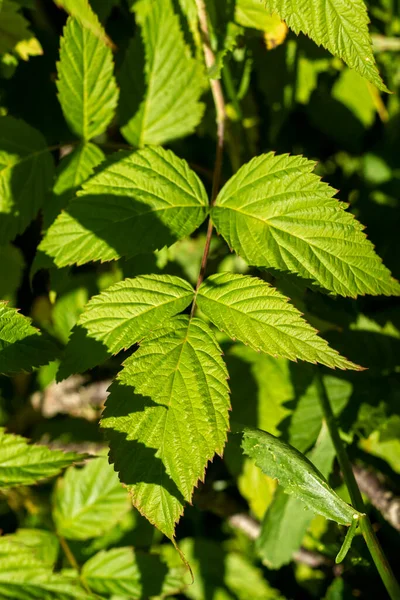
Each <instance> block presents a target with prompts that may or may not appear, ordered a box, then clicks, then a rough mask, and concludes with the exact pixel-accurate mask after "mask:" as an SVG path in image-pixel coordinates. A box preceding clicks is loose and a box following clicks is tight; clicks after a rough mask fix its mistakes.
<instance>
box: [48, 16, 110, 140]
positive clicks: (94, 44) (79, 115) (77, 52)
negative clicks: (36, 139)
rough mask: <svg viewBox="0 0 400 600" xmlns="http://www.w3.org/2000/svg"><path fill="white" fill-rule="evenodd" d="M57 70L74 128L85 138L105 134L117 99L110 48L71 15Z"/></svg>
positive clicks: (66, 112) (61, 94)
mask: <svg viewBox="0 0 400 600" xmlns="http://www.w3.org/2000/svg"><path fill="white" fill-rule="evenodd" d="M57 72H58V81H57V88H58V92H59V99H60V104H61V108H62V110H63V113H64V116H65V118H66V120H67V122H68V125H69V126H70V128H71V130H72V131H73V132H74V133H75V134H76V135H78V136H79V137H82V138H83V139H84V140H90V139H92V138H93V137H95V136H97V135H100V134H101V133H103V132H104V131H105V130H106V129H107V126H108V125H109V123H110V121H111V119H112V118H113V116H114V111H115V108H116V106H117V101H118V90H117V84H116V81H115V78H114V75H113V60H112V53H111V50H110V49H109V48H107V46H105V45H104V43H103V42H102V41H101V40H100V39H99V38H98V37H96V35H95V34H94V33H92V32H91V31H90V30H89V29H87V28H85V27H83V26H82V25H81V24H80V23H79V22H78V21H76V20H74V19H72V18H70V19H68V22H67V25H66V27H65V29H64V37H62V38H61V48H60V62H59V63H58V65H57Z"/></svg>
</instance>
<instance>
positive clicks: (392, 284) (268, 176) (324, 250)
mask: <svg viewBox="0 0 400 600" xmlns="http://www.w3.org/2000/svg"><path fill="white" fill-rule="evenodd" d="M314 167H315V163H314V162H313V161H310V160H307V159H305V158H303V157H302V156H289V155H287V154H283V155H280V156H275V155H274V154H273V153H272V152H270V153H268V154H264V155H261V156H258V157H257V158H254V159H253V160H251V161H250V162H249V163H247V164H246V165H244V166H243V167H242V168H241V169H239V171H238V172H237V173H236V174H235V175H234V176H233V177H232V178H231V179H230V180H229V181H228V182H227V183H226V185H225V186H224V187H223V189H222V190H221V192H220V193H219V195H218V198H217V201H216V205H215V207H214V208H213V212H212V218H213V221H214V222H215V225H216V227H217V229H218V231H219V232H220V233H221V234H222V235H223V237H224V238H225V239H226V241H227V242H228V244H229V246H230V247H231V248H233V249H234V250H235V252H237V253H238V254H240V255H241V256H242V257H243V258H245V259H246V260H247V262H249V263H250V264H252V265H255V266H259V267H273V268H276V269H280V270H282V271H291V272H292V273H297V274H299V275H300V276H302V277H304V278H306V279H311V280H313V281H314V282H316V283H317V284H319V285H320V286H322V287H324V288H326V289H327V290H330V291H331V292H334V293H337V294H341V295H342V296H351V297H356V296H357V294H373V295H377V294H385V295H391V294H396V295H399V294H400V285H399V284H398V282H397V281H395V280H394V279H393V278H392V277H391V275H390V272H389V270H388V269H387V268H386V267H385V266H384V265H383V264H382V261H381V259H380V258H379V256H377V254H375V251H374V247H373V245H372V244H371V242H370V241H369V240H368V239H367V238H366V236H365V234H364V232H363V226H362V225H361V224H360V223H359V222H358V221H357V220H356V219H355V218H354V216H353V215H352V214H351V213H348V212H346V211H345V210H344V209H345V208H346V204H344V203H341V202H339V201H337V200H336V199H335V198H333V196H334V194H335V190H334V189H333V188H331V187H330V186H329V185H327V184H326V183H323V182H321V181H320V178H319V177H318V176H317V175H315V174H313V173H312V171H313V169H314Z"/></svg>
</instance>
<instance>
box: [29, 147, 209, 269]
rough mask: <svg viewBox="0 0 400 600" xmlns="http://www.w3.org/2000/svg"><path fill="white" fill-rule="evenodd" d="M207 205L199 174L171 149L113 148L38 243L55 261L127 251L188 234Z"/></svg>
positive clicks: (107, 257)
mask: <svg viewBox="0 0 400 600" xmlns="http://www.w3.org/2000/svg"><path fill="white" fill-rule="evenodd" d="M207 211H208V200H207V195H206V192H205V189H204V186H203V184H202V183H201V181H200V179H199V178H198V177H197V175H196V174H195V173H194V172H193V171H192V170H191V169H190V168H189V166H188V164H187V163H186V161H184V160H182V159H180V158H178V157H177V156H175V154H173V152H171V151H170V150H164V149H163V148H158V147H151V148H144V149H142V150H139V151H138V152H134V153H126V152H118V153H117V154H115V155H114V156H112V157H111V158H110V159H109V160H108V163H107V164H105V165H104V168H102V170H101V172H99V173H97V174H95V175H94V176H93V177H92V178H91V179H90V180H89V181H88V182H87V183H86V184H84V185H83V189H82V190H81V191H79V192H78V197H77V199H76V200H73V201H72V202H71V203H70V204H69V206H68V209H67V211H65V212H64V213H62V214H61V215H60V216H59V217H58V218H57V219H56V221H55V222H54V223H53V225H52V226H51V227H50V228H49V230H48V232H47V234H46V236H45V238H44V240H43V241H42V243H41V244H40V247H39V248H40V249H41V250H43V251H44V252H46V253H47V254H49V255H50V256H52V257H54V260H55V263H56V264H57V266H59V267H63V266H67V265H72V264H78V265H81V264H84V263H85V262H89V261H91V260H102V261H107V260H112V259H116V258H120V257H121V256H122V255H125V256H129V257H130V256H134V255H136V254H142V253H146V252H151V251H153V250H156V249H160V248H162V247H163V246H165V245H171V244H172V243H174V242H175V241H176V240H177V239H179V238H182V237H184V236H186V235H189V234H190V233H192V232H193V231H194V230H195V229H196V228H197V227H198V226H199V225H201V223H202V222H203V221H204V219H205V218H206V215H207Z"/></svg>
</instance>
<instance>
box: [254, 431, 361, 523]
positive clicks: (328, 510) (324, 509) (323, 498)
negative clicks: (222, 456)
mask: <svg viewBox="0 0 400 600" xmlns="http://www.w3.org/2000/svg"><path fill="white" fill-rule="evenodd" d="M242 448H243V452H244V453H245V454H247V455H248V456H250V458H252V459H253V460H255V462H256V465H257V466H258V467H259V468H260V469H262V470H263V471H264V473H265V474H266V475H269V476H270V477H273V478H274V479H277V480H278V482H279V483H280V485H281V486H282V487H283V489H284V490H285V492H286V493H287V494H292V495H293V496H294V497H295V498H298V499H299V500H301V501H302V502H303V504H305V505H306V506H307V508H309V509H311V510H312V511H314V512H315V513H317V514H320V515H322V516H323V517H325V518H326V519H331V520H332V521H336V522H337V523H339V524H340V525H350V523H351V522H352V520H353V515H354V514H357V511H356V510H355V509H354V508H353V507H352V506H349V504H346V502H344V500H342V499H341V498H339V496H338V495H337V494H336V492H334V491H333V490H332V489H331V488H330V487H329V485H328V483H327V481H326V479H325V478H324V476H323V475H322V474H321V473H320V472H319V471H318V469H316V468H315V467H314V465H313V464H312V463H311V462H310V461H309V460H308V459H307V458H306V457H305V456H303V455H302V454H301V453H300V452H298V450H296V449H295V448H293V446H289V444H286V443H285V442H283V441H282V440H280V439H279V438H276V437H275V436H273V435H271V434H270V433H267V432H266V431H261V430H260V429H250V428H246V429H245V430H244V432H243V442H242Z"/></svg>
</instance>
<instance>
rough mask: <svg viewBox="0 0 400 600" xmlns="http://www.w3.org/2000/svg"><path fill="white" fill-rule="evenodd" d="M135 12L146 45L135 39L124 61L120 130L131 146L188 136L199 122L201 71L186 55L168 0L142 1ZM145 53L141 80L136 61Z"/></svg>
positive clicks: (202, 72) (188, 55)
mask: <svg viewBox="0 0 400 600" xmlns="http://www.w3.org/2000/svg"><path fill="white" fill-rule="evenodd" d="M134 11H135V17H136V22H137V23H138V24H139V26H140V29H141V34H142V38H143V46H144V50H143V49H142V48H141V44H140V41H139V40H138V39H134V40H133V41H132V43H131V46H130V47H129V49H128V51H127V54H126V58H125V62H124V64H123V66H122V70H121V75H120V77H121V90H122V92H121V115H120V118H121V121H122V123H123V127H122V129H121V132H122V134H123V135H124V137H125V138H126V139H127V140H128V142H129V143H130V144H132V145H133V146H137V147H142V146H144V145H146V144H164V143H165V142H167V141H169V140H173V139H176V138H179V137H183V136H185V135H189V134H190V133H192V132H193V131H194V130H195V128H196V127H197V125H198V124H199V122H200V121H201V118H202V116H203V112H204V104H202V103H200V102H199V98H200V96H201V94H202V92H203V90H204V87H205V83H206V80H205V75H204V70H203V67H202V63H201V62H200V61H197V60H195V59H194V58H192V56H191V55H190V51H189V48H188V47H187V46H186V44H185V41H184V38H183V34H182V31H181V28H180V24H179V18H178V16H177V15H176V14H175V13H174V9H173V2H172V0H163V1H162V2H150V3H149V2H147V0H145V1H143V0H142V1H141V2H136V3H135V5H134ZM144 56H145V65H144V80H143V77H142V71H141V70H140V66H141V65H140V62H139V67H138V60H139V61H140V57H142V61H143V57H144ZM134 109H136V110H135V112H134Z"/></svg>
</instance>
